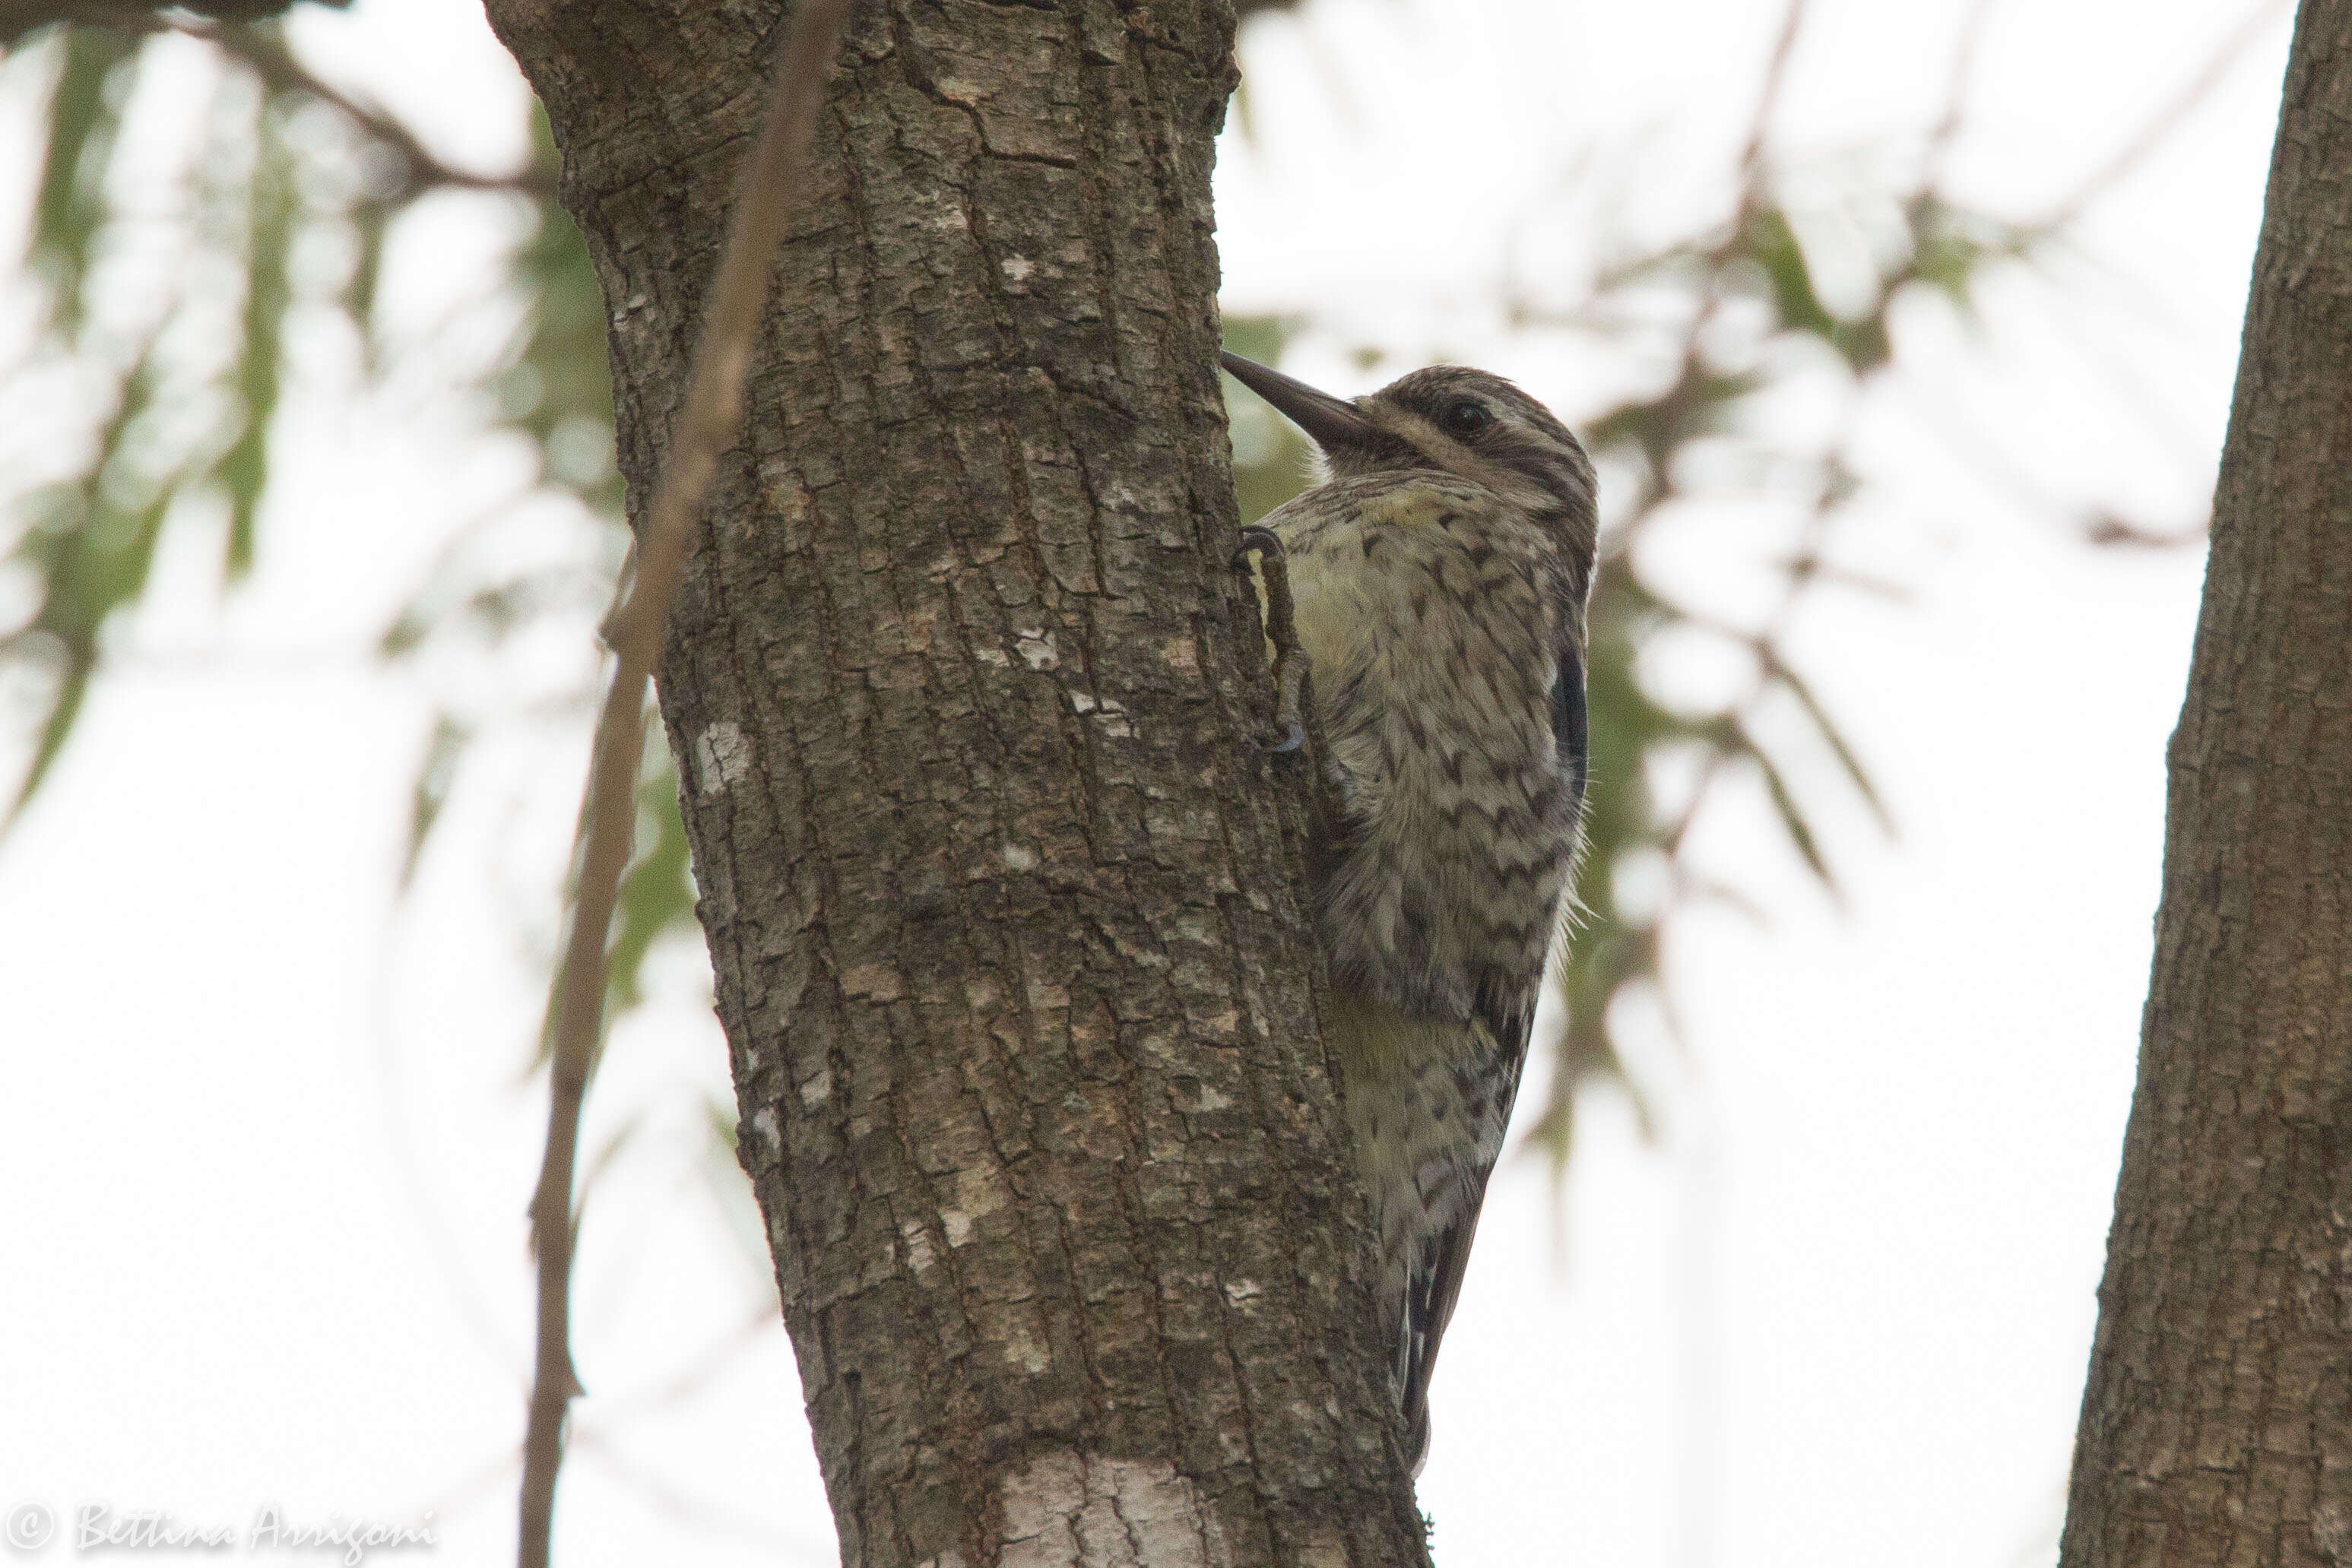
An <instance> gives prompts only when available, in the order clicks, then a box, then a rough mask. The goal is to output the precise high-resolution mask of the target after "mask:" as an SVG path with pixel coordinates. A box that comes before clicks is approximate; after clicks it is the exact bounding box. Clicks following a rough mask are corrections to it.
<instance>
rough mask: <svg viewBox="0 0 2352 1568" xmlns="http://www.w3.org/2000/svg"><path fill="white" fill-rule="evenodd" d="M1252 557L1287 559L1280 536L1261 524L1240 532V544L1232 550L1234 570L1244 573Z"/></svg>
mask: <svg viewBox="0 0 2352 1568" xmlns="http://www.w3.org/2000/svg"><path fill="white" fill-rule="evenodd" d="M1253 555H1263V556H1265V558H1266V559H1269V560H1284V559H1288V557H1287V552H1286V551H1285V550H1284V549H1283V548H1282V536H1281V535H1280V534H1277V533H1276V532H1275V531H1274V530H1273V529H1272V528H1267V527H1266V526H1265V524H1263V523H1252V524H1251V525H1250V526H1249V527H1248V528H1244V529H1243V530H1242V542H1241V543H1240V544H1239V545H1237V546H1235V547H1234V559H1233V568H1234V570H1235V571H1246V570H1248V569H1249V558H1250V557H1251V556H1253Z"/></svg>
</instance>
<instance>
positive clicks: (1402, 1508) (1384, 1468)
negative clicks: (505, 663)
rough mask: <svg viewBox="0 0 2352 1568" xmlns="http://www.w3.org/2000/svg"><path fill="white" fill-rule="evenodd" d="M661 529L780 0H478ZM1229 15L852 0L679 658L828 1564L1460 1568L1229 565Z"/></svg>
mask: <svg viewBox="0 0 2352 1568" xmlns="http://www.w3.org/2000/svg"><path fill="white" fill-rule="evenodd" d="M489 10H490V15H491V20H492V22H493V25H494V26H496V27H497V28H498V30H499V34H500V36H501V37H503V38H504V39H505V41H506V42H507V44H508V46H509V47H510V48H512V49H513V50H514V52H515V55H516V57H517V58H518V59H520V61H521V63H522V65H523V68H524V69H525V71H526V72H527V73H528V74H529V76H530V78H531V81H532V83H533V85H534V86H535V87H536V89H538V91H539V93H540V96H541V99H542V100H543V101H544V102H545V103H546V105H547V108H548V111H549V115H550V118H551V121H552V123H553V125H554V128H555V131H556V135H557V140H558V141H559V143H560V144H561V146H562V150H563V153H564V176H563V185H564V191H565V194H566V202H567V205H568V206H569V207H570V209H571V211H572V213H573V214H574V215H575V217H576V218H577V219H578V220H579V222H580V224H581V226H582V228H583V231H584V232H585V234H586V235H587V239H588V245H589V249H590V252H591V254H592V256H593V257H594V259H595V263H596V266H597V268H598V271H599V275H600V277H601V278H602V281H603V284H604V295H605V299H606V302H607V305H608V307H609V308H610V312H611V323H612V325H611V344H612V354H613V362H614V395H615V403H616V413H617V418H618V424H619V436H620V456H621V465H622V471H623V473H624V475H625V477H626V478H627V480H628V482H629V495H630V509H631V516H632V518H633V520H635V519H638V518H640V517H642V516H643V513H644V508H645V507H646V502H647V500H648V486H649V485H650V483H651V481H652V478H653V476H654V475H655V473H656V469H657V467H658V465H659V458H660V456H661V454H662V452H663V449H664V447H665V444H667V439H668V435H667V432H668V430H669V426H670V423H671V421H672V419H673V417H674V412H675V410H676V408H677V404H678V402H679V399H680V397H681V395H682V390H683V387H684V384H685V376H686V370H687V365H688V359H689V356H690V354H691V351H692V348H693V344H694V340H695V334H696V329H697V320H696V317H697V315H698V311H699V308H700V303H701V296H702V293H703V290H704V287H705V283H706V280H707V277H708V275H709V268H710V266H711V264H712V258H713V257H714V256H716V255H717V253H718V248H719V237H720V235H721V234H722V233H723V229H724V225H725V222H726V216H727V200H726V193H727V190H728V186H729V180H730V173H731V172H732V170H733V168H734V166H735V164H736V163H737V162H738V161H739V160H740V157H741V154H742V150H743V148H744V147H745V145H746V144H747V141H748V138H749V137H750V135H751V131H752V129H753V125H754V122H755V120H756V118H757V115H758V113H759V110H760V108H761V103H762V101H763V96H764V95H763V92H762V90H761V87H762V84H761V72H762V70H763V69H764V68H765V66H766V63H767V61H768V60H769V59H770V57H772V50H773V46H774V37H775V35H774V33H773V32H772V29H774V28H776V27H778V26H782V24H783V20H784V17H783V16H782V15H781V14H780V9H779V8H775V7H759V8H754V7H749V6H711V5H707V4H704V3H702V0H491V4H490V5H489ZM1232 33H1233V19H1232V15H1231V12H1230V11H1229V10H1228V9H1227V7H1226V6H1225V5H1223V4H1218V3H1214V0H1212V3H1207V4H1203V3H1201V0H1174V3H1171V4H1161V5H1153V6H1152V7H1151V8H1150V10H1149V11H1146V10H1144V9H1142V8H1140V7H1137V6H1133V5H1121V4H1118V3H1115V0H1075V3H1071V4H1065V5H1059V6H1056V7H1055V8H1052V9H1047V8H1043V7H1036V6H1028V5H997V4H987V3H985V0H947V3H945V4H938V3H926V0H893V3H890V4H887V5H886V4H884V3H882V0H866V3H861V4H860V5H858V7H857V9H856V12H855V13H854V15H853V17H852V21H851V25H850V30H849V35H848V38H847V40H846V42H845V46H844V48H843V50H842V53H841V55H840V57H839V59H838V60H837V63H836V74H835V78H834V81H833V84H832V87H831V89H830V91H829V93H828V97H827V101H826V110H825V114H824V119H823V120H822V122H821V124H820V127H819V131H818V139H817V145H816V150H815V153H814V160H813V163H812V166H811V169H810V172H809V179H808V183H807V188H806V194H805V197H804V200H803V204H802V206H801V208H800V210H799V212H798V213H797V214H796V216H795V218H794V220H793V225H792V227H791V229H790V231H789V233H788V235H787V237H786V240H785V243H784V246H783V250H782V258H781V260H780V262H779V264H778V267H777V271H776V277H775V280H774V290H775V292H774V297H773V299H772V303H771V307H770V310H769V313H768V316H767V318H766V320H765V323H764V326H763V329H762V335H761V350H760V352H759V354H758V356H757V358H756V360H755V361H754V363H753V365H752V367H751V376H750V380H749V382H748V383H747V421H746V430H745V435H744V438H743V440H742V441H741V443H740V444H739V445H738V446H737V448H736V449H735V451H734V452H732V453H731V454H730V456H729V457H728V459H727V460H726V461H725V462H724V463H723V464H722V465H721V469H720V472H719V476H718V480H717V484H716V486H715V489H714V495H713V501H712V505H711V506H710V507H709V511H708V513H707V514H706V516H705V517H704V519H703V524H702V533H701V537H700V538H699V540H698V545H697V547H696V549H695V552H694V554H693V556H692V558H691V559H690V560H689V561H688V567H687V570H686V574H685V578H684V580H683V583H682V585H681V588H680V591H679V594H678V599H677V605H676V608H675V611H674V612H673V617H672V622H671V638H670V643H669V646H668V650H667V654H666V656H665V658H664V660H663V662H662V664H661V665H660V666H659V678H658V682H657V685H658V688H659V694H660V698H661V706H662V712H663V717H664V721H665V724H666V726H667V730H668V735H669V738H670V742H671V746H672V748H673V750H674V751H675V753H676V755H677V758H679V764H680V766H679V777H680V779H681V789H682V800H683V805H684V807H685V812H686V820H687V825H688V832H689V835H690V837H691V840H692V843H693V848H694V855H695V869H696V873H697V876H698V879H699V883H700V887H701V890H702V904H701V915H702V920H703V925H704V928H705V931H706V933H707V934H708V936H709V944H710V951H711V957H712V962H713V966H714V968H715V970H716V974H717V982H718V997H719V1016H720V1019H721V1021H722V1022H723V1023H724V1025H725V1027H726V1030H727V1036H728V1040H729V1046H730V1058H731V1061H732V1066H733V1070H734V1076H735V1082H736V1086H737V1092H738V1095H739V1100H740V1111H741V1121H740V1129H739V1134H740V1153H741V1156H742V1159H743V1163H744V1166H745V1168H746V1169H747V1170H748V1171H749V1172H750V1174H751V1181H752V1186H753V1188H754V1191H755V1192H756V1194H757V1196H758V1197H759V1201H760V1204H761V1209H762V1212H763V1214H764V1216H765V1218H766V1221H767V1227H768V1232H769V1237H770V1241H771V1245H772V1250H773V1253H774V1258H775V1264H776V1275H777V1281H778V1285H779V1288H780V1290H781V1292H782V1299H783V1302H784V1312H785V1317H786V1321H787V1322H788V1323H789V1325H790V1327H791V1330H792V1333H793V1343H794V1346H795V1349H796V1352H797V1354H798V1357H799V1362H800V1368H801V1375H802V1380H803V1385H804V1389H805V1392H806V1395H807V1398H808V1406H809V1415H810V1418H811V1421H812V1423H813V1426H814V1435H815V1440H816V1447H817V1451H818V1455H819V1458H820V1461H821V1463H822V1465H823V1468H824V1478H825V1483H826V1487H827V1490H828V1492H829V1494H830V1497H831V1499H832V1503H833V1508H834V1512H835V1521H836V1523H837V1525H838V1528H839V1531H840V1535H841V1541H842V1550H843V1556H844V1560H845V1562H846V1563H851V1564H856V1565H861V1568H900V1565H904V1568H915V1565H917V1564H934V1565H938V1568H946V1565H948V1564H970V1565H973V1568H977V1565H980V1564H987V1563H1022V1564H1063V1563H1071V1564H1077V1563H1085V1564H1097V1563H1100V1564H1113V1563H1122V1564H1124V1563H1133V1564H1139V1565H1145V1568H1163V1565H1180V1564H1181V1565H1191V1564H1200V1565H1202V1568H1207V1565H1212V1564H1219V1565H1222V1564H1232V1565H1234V1568H1249V1565H1255V1564H1294V1563H1295V1564H1307V1565H1313V1568H1338V1565H1339V1564H1343V1563H1346V1564H1357V1565H1365V1568H1369V1565H1372V1564H1411V1563H1425V1562H1426V1560H1427V1559H1426V1554H1425V1551H1424V1548H1423V1543H1422V1524H1421V1521H1420V1519H1419V1516H1418V1514H1417V1513H1416V1512H1415V1511H1414V1510H1413V1508H1412V1490H1411V1486H1410V1483H1409V1481H1408V1479H1407V1478H1406V1477H1405V1475H1404V1473H1403V1469H1402V1463H1401V1458H1400V1455H1399V1453H1398V1437H1399V1434H1398V1432H1397V1430H1396V1424H1395V1417H1394V1415H1393V1413H1392V1410H1391V1403H1390V1402H1391V1396H1390V1394H1389V1391H1388V1389H1387V1387H1386V1386H1385V1385H1384V1384H1383V1383H1381V1381H1380V1379H1379V1375H1378V1371H1379V1367H1380V1365H1381V1364H1380V1363H1379V1361H1378V1360H1377V1358H1375V1357H1373V1356H1370V1355H1368V1354H1361V1353H1360V1352H1359V1351H1358V1350H1357V1349H1356V1348H1355V1347H1358V1346H1360V1345H1362V1344H1363V1343H1365V1335H1366V1334H1367V1333H1368V1330H1369V1325H1370V1321H1371V1319H1370V1307H1369V1301H1368V1297H1367V1292H1366V1274H1365V1270H1366V1267H1367V1264H1368V1260H1369V1251H1368V1249H1367V1247H1366V1238H1365V1236H1364V1221H1363V1216H1362V1210H1361V1198H1360V1195H1359V1194H1358V1193H1357V1191H1356V1190H1355V1188H1354V1186H1353V1184H1352V1179H1351V1176H1350V1175H1349V1169H1348V1165H1347V1161H1346V1159H1345V1157H1344V1153H1345V1151H1344V1146H1343V1139H1344V1131H1343V1124H1342V1123H1341V1121H1340V1119H1339V1114H1338V1110H1337V1104H1336V1096H1335V1091H1334V1090H1333V1087H1332V1081H1331V1077H1330V1074H1329V1073H1328V1071H1327V1064H1326V1062H1325V1060H1324V1057H1323V1052H1322V1047H1321V1044H1320V1041H1319V1037H1318V1030H1317V1022H1316V1020H1317V1017H1318V986H1319V984H1320V980H1319V976H1318V961H1317V958H1316V956H1315V953H1314V949H1313V945H1312V936H1311V933H1310V929H1309V925H1308V923H1307V919H1306V918H1305V916H1304V914H1303V910H1302V906H1301V886H1302V884H1301V879H1300V873H1299V851H1300V845H1301V841H1302V828H1303V824H1304V822H1305V821H1306V811H1307V805H1308V802H1307V795H1308V788H1307V784H1308V780H1307V768H1306V767H1305V765H1304V764H1303V763H1302V762H1300V761H1299V760H1298V759H1297V758H1275V757H1272V756H1269V755H1268V754H1266V753H1265V752H1264V751H1262V750H1261V749H1260V748H1259V747H1258V746H1257V745H1256V741H1257V738H1258V737H1259V736H1260V734H1261V733H1262V731H1263V729H1264V727H1265V713H1266V712H1267V711H1268V710H1269V708H1270V706H1271V702H1272V692H1271V687H1270V685H1269V683H1268V681H1267V678H1266V673H1265V670H1264V668H1263V667H1262V661H1261V659H1260V656H1259V633H1258V629H1257V626H1256V622H1255V616H1254V612H1253V611H1252V609H1251V607H1250V606H1249V605H1248V604H1246V603H1245V602H1244V600H1243V597H1242V595H1241V593H1240V592H1239V591H1238V589H1237V586H1236V584H1235V582H1234V576H1233V573H1232V572H1231V571H1230V570H1229V568H1228V566H1227V560H1228V558H1229V557H1230V555H1231V553H1232V550H1233V547H1234V522H1235V518H1234V504H1233V496H1232V485H1231V476H1230V472H1229V466H1228V456H1227V449H1226V443H1225V434H1224V423H1223V405H1222V402H1221V399H1220V396H1219V392H1218V383H1217V379H1216V376H1217V371H1216V364H1217V359H1216V355H1217V349H1218V343H1217V320H1216V308H1215V283H1216V258H1215V253H1214V249H1213V243H1212V240H1211V228H1212V224H1211V216H1210V206H1209V170H1210V165H1211V162H1212V158H1213V137H1214V134H1215V131H1216V129H1217V127H1218V125H1219V123H1220V122H1221V120H1222V118H1223V109H1224V102H1225V99H1226V97H1227V95H1228V94H1229V92H1230V90H1231V89H1232V86H1233V83H1234V67H1233V58H1232Z"/></svg>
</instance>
